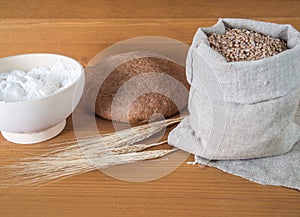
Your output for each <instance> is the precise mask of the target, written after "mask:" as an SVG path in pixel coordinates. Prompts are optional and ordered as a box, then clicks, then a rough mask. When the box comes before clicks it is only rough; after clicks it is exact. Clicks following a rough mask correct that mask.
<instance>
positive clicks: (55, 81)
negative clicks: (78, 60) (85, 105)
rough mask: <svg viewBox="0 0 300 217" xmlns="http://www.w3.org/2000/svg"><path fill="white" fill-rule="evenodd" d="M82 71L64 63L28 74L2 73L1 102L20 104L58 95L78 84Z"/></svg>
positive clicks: (34, 70) (31, 71)
mask: <svg viewBox="0 0 300 217" xmlns="http://www.w3.org/2000/svg"><path fill="white" fill-rule="evenodd" d="M79 76H80V70H78V69H76V68H68V67H66V66H65V65H64V64H63V63H62V62H57V63H55V64H54V65H52V66H41V67H36V68H33V69H31V70H29V71H27V72H25V71H22V70H13V71H10V72H3V73H0V101H4V102H18V101H27V100H32V99H39V98H43V97H45V96H48V95H51V94H54V93H57V92H59V91H61V90H62V89H65V88H67V87H69V86H70V85H72V84H73V83H75V82H76V80H77V79H78V78H79Z"/></svg>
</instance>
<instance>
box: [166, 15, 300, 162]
mask: <svg viewBox="0 0 300 217" xmlns="http://www.w3.org/2000/svg"><path fill="white" fill-rule="evenodd" d="M226 28H239V29H241V28H245V29H249V30H253V31H256V32H259V33H262V34H264V35H268V36H271V37H274V38H280V39H283V40H285V41H287V45H288V47H289V49H288V50H286V51H284V52H282V53H279V54H277V55H275V56H272V57H267V58H264V59H260V60H255V61H242V62H227V61H226V60H225V58H224V57H223V56H222V55H220V54H219V53H218V52H217V51H215V50H213V49H212V48H211V47H210V46H209V42H208V39H207V38H208V35H209V34H211V33H217V34H223V33H225V30H226ZM186 71H187V72H186V73H187V79H188V82H189V83H190V84H191V89H190V95H189V105H188V109H189V112H190V116H189V117H188V118H186V119H185V120H183V121H182V123H181V124H179V125H178V127H177V128H175V129H174V130H173V131H172V132H171V133H170V135H169V144H171V145H173V146H176V147H178V148H180V149H183V150H185V151H188V152H190V153H193V154H195V155H197V156H200V157H203V158H206V159H210V160H212V159H214V160H227V159H249V158H258V157H266V156H274V155H280V154H283V153H286V152H288V151H289V150H291V149H292V147H293V145H294V144H295V143H296V142H297V141H298V140H300V126H299V125H297V124H296V123H294V121H293V120H294V117H295V113H296V111H297V108H298V102H299V98H300V33H299V32H298V31H297V30H296V29H295V28H293V27H292V26H291V25H279V24H273V23H267V22H260V21H254V20H246V19H219V21H218V23H217V24H216V25H214V26H212V27H210V28H200V29H198V31H197V33H196V35H195V37H194V40H193V43H192V45H191V47H190V50H189V53H188V58H187V62H186Z"/></svg>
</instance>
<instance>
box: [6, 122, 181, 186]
mask: <svg viewBox="0 0 300 217" xmlns="http://www.w3.org/2000/svg"><path fill="white" fill-rule="evenodd" d="M181 120H182V117H178V118H172V119H166V120H162V121H157V122H152V123H149V124H146V125H142V126H137V127H133V128H130V129H127V130H122V131H119V132H115V133H111V134H106V135H104V136H101V137H99V136H91V137H86V138H81V139H78V140H72V141H65V142H61V143H56V144H52V145H50V147H51V148H52V149H51V150H50V151H48V152H46V153H44V154H42V155H38V156H33V157H27V158H21V159H18V160H17V162H15V163H13V164H10V165H5V166H3V167H2V168H0V169H2V170H3V171H1V173H0V181H1V184H0V186H6V187H7V186H11V185H21V186H24V185H40V184H45V183H49V182H52V181H56V180H60V179H63V178H67V177H70V176H74V175H78V174H82V173H85V172H89V171H92V170H95V169H97V168H106V167H110V166H114V165H119V164H126V163H133V162H137V161H142V160H150V159H155V158H159V157H163V156H165V155H167V154H169V153H171V152H172V151H174V150H175V149H173V150H155V151H143V150H145V149H147V148H150V147H153V146H158V145H161V144H163V143H166V141H163V142H159V143H154V144H143V143H139V144H137V143H138V142H140V141H142V140H145V139H147V138H149V137H151V136H153V135H154V134H156V133H158V132H160V131H161V130H163V129H164V128H165V127H168V126H170V125H172V124H175V123H178V122H180V121H181ZM78 143H80V145H79V144H78ZM60 145H65V146H63V147H60ZM140 151H143V152H140ZM87 156H88V158H87Z"/></svg>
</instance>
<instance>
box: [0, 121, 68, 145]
mask: <svg viewBox="0 0 300 217" xmlns="http://www.w3.org/2000/svg"><path fill="white" fill-rule="evenodd" d="M65 126H66V120H63V121H62V122H60V123H59V124H57V125H55V126H53V127H51V128H49V129H46V130H43V131H40V132H36V133H9V132H4V131H1V133H2V136H3V137H4V138H5V139H6V140H8V141H10V142H13V143H17V144H35V143H39V142H44V141H47V140H49V139H52V138H53V137H55V136H57V135H58V134H60V133H61V132H62V131H63V130H64V128H65Z"/></svg>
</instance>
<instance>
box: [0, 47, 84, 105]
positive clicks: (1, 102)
mask: <svg viewBox="0 0 300 217" xmlns="http://www.w3.org/2000/svg"><path fill="white" fill-rule="evenodd" d="M20 56H56V57H61V58H64V59H68V60H71V61H72V62H74V63H76V64H77V65H78V66H79V68H80V74H79V76H78V77H77V78H76V80H75V81H74V82H73V83H72V84H71V85H69V86H68V87H66V88H62V89H61V90H59V91H57V92H55V93H52V94H49V95H47V96H45V97H41V98H37V99H30V100H23V101H13V102H6V101H0V105H6V104H23V103H33V102H36V101H43V100H46V99H48V98H52V97H54V96H56V95H59V94H61V93H62V92H64V91H66V90H68V89H70V88H72V87H73V86H75V85H77V83H78V81H79V80H80V79H81V78H82V77H83V76H84V68H83V66H82V65H81V63H80V62H79V61H77V60H76V59H74V58H72V57H69V56H65V55H62V54H55V53H25V54H18V55H13V56H7V57H2V58H0V59H1V60H5V59H8V58H12V57H20ZM0 73H1V72H0Z"/></svg>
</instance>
